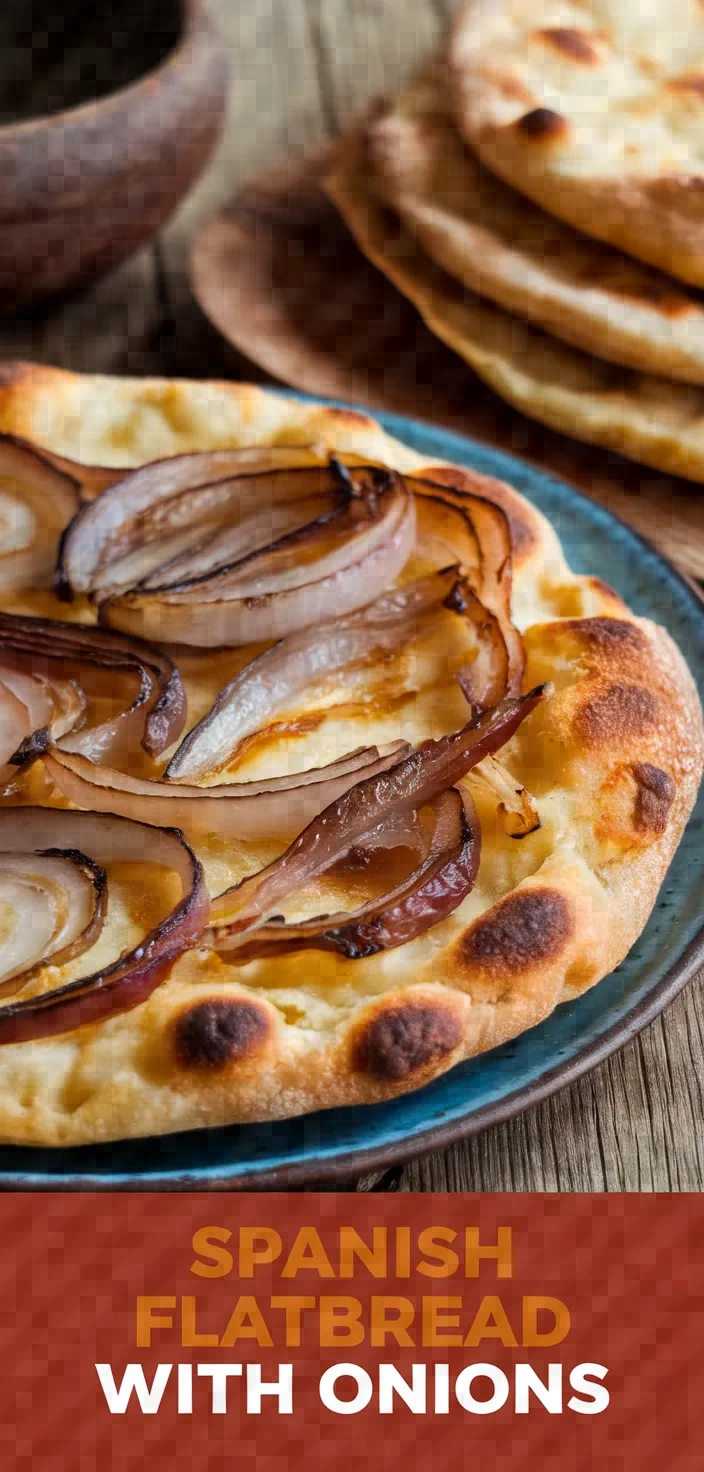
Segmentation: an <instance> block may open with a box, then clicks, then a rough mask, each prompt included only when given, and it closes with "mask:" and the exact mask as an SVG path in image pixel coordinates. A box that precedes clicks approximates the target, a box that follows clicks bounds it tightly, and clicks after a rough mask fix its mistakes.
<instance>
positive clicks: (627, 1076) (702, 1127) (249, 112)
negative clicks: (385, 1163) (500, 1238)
mask: <svg viewBox="0 0 704 1472" xmlns="http://www.w3.org/2000/svg"><path fill="white" fill-rule="evenodd" d="M211 4H212V6H213V8H214V10H215V12H216V13H217V14H219V16H220V19H221V22H222V27H223V30H224V32H225V34H226V36H227V40H228V43H229V46H230V49H231V56H232V71H233V84H232V99H231V111H230V119H229V126H228V129H227V133H226V137H225V139H224V142H223V144H222V147H221V149H220V151H219V153H218V156H217V158H216V159H215V160H214V162H213V165H212V167H211V168H210V170H209V172H208V174H207V176H206V177H205V178H204V179H203V180H202V181H201V184H200V185H199V187H198V189H197V190H196V191H195V193H194V194H193V195H192V196H191V198H190V199H189V200H188V202H187V203H186V204H185V206H184V207H183V208H182V210H181V211H180V213H179V215H178V216H177V218H176V219H175V220H174V221H173V222H172V223H171V225H170V226H169V228H168V229H167V230H166V232H165V234H164V235H163V236H162V238H161V239H160V240H159V242H158V243H157V244H156V245H154V246H152V247H149V248H147V249H144V250H143V251H141V252H140V254H139V255H138V256H137V257H135V258H134V259H133V260H132V261H130V262H129V263H128V264H127V265H126V266H124V267H123V268H121V269H120V270H119V271H118V272H117V273H116V274H115V275H113V276H112V277H111V278H109V279H108V280H106V281H104V282H102V283H100V284H99V285H98V286H97V287H95V288H94V289H92V290H91V291H89V292H88V293H86V294H84V295H83V296H81V297H80V298H77V299H74V300H72V301H68V302H65V303H62V304H60V305H58V306H54V307H52V308H50V309H48V310H42V311H41V312H37V313H33V314H31V315H29V314H28V315H25V316H23V317H22V318H19V319H17V320H5V321H4V322H3V323H2V324H1V325H0V355H2V356H3V357H26V358H33V359H36V360H38V361H40V362H46V363H53V364H57V365H59V366H63V367H67V368H73V369H76V370H78V371H84V372H108V373H134V374H148V373H161V374H169V375H181V376H191V377H218V376H220V377H226V376H243V374H244V372H246V371H250V370H248V369H245V365H243V364H242V362H241V361H238V359H237V357H236V355H235V354H234V353H233V351H232V349H229V348H227V347H226V346H225V345H224V344H223V343H222V342H221V340H220V339H219V337H218V336H217V334H216V333H215V332H214V331H213V329H212V328H210V327H209V326H208V324H207V323H206V322H205V319H204V318H203V317H202V315H201V313H200V312H199V310H198V308H197V307H196V305H195V303H194V302H193V300H192V298H191V295H190V292H189V288H188V284H187V278H186V259H187V249H188V242H189V240H190V238H191V236H192V233H193V230H194V227H195V226H196V224H197V223H198V222H199V221H200V220H201V219H202V218H203V217H204V215H205V214H207V213H208V212H209V211H210V210H212V209H213V208H214V207H215V206H216V205H217V204H218V203H219V202H220V201H221V200H222V199H224V198H225V197H226V196H227V195H228V194H231V193H232V192H233V190H234V189H236V188H237V186H238V185H239V184H241V183H243V182H244V181H245V179H247V178H249V177H250V176H251V175H253V174H255V173H257V172H258V171H260V170H262V169H265V168H267V167H269V166H270V165H273V164H275V163H277V162H280V161H282V160H283V159H285V158H286V157H287V156H288V155H290V154H291V153H292V152H294V151H296V150H298V149H300V148H301V147H302V146H304V145H307V144H311V143H313V142H314V141H315V140H318V139H320V138H322V137H325V136H326V135H330V134H331V133H334V132H335V131H337V130H338V129H339V127H340V126H341V125H342V124H343V123H344V122H346V121H347V120H348V119H349V118H350V117H351V116H352V115H353V114H354V113H355V112H356V111H357V110H358V109H359V108H360V107H361V106H362V105H363V104H364V102H365V101H366V100H367V99H368V98H369V97H370V96H373V95H376V94H379V93H381V92H383V91H387V90H389V89H391V88H393V87H395V86H396V85H397V83H399V82H400V81H401V80H402V79H403V78H404V77H405V76H406V75H407V74H408V73H409V72H410V70H411V69H412V68H413V66H414V65H415V64H416V63H417V62H418V60H419V59H420V58H422V57H423V56H425V55H426V54H428V53H429V52H430V51H431V50H432V48H433V46H435V45H436V44H437V43H438V42H439V40H440V38H441V36H442V35H443V33H444V31H445V30H446V27H447V23H448V21H449V19H450V16H451V12H452V10H453V9H454V8H455V7H454V6H453V4H452V0H211ZM358 1189H367V1190H368V1189H372V1190H373V1189H376V1190H384V1189H398V1190H420V1191H430V1190H436V1191H445V1190H452V1191H474V1190H495V1191H497V1190H498V1191H534V1190H547V1191H555V1190H557V1191H602V1190H612V1191H615V1190H626V1191H680V1190H702V1189H704V1005H703V1003H702V990H701V985H700V983H699V982H696V983H695V984H694V985H692V986H690V987H689V988H688V989H687V991H686V992H685V993H684V994H683V995H681V996H680V997H679V998H678V1000H677V1001H676V1002H675V1003H674V1004H673V1005H672V1006H671V1007H670V1008H669V1009H668V1011H667V1013H666V1015H665V1016H664V1017H662V1018H659V1019H658V1020H657V1021H656V1022H655V1023H654V1024H653V1025H652V1026H651V1027H649V1028H648V1029H647V1030H646V1031H645V1032H644V1033H642V1034H641V1036H640V1037H639V1038H637V1039H636V1040H635V1041H634V1042H633V1043H631V1044H630V1045H629V1046H628V1047H627V1048H624V1049H623V1050H622V1051H621V1052H620V1053H618V1054H617V1055H616V1056H615V1057H613V1058H612V1059H611V1060H610V1061H609V1062H607V1063H605V1064H604V1065H602V1067H600V1068H599V1069H597V1070H595V1071H594V1072H593V1073H591V1074H590V1075H588V1076H587V1077H586V1078H584V1079H582V1081H581V1082H580V1083H578V1084H576V1085H575V1086H574V1087H572V1088H569V1089H565V1090H563V1091H562V1092H561V1093H559V1094H557V1095H556V1096H555V1097H553V1098H552V1099H550V1100H548V1101H547V1102H546V1103H545V1104H542V1105H540V1106H538V1107H537V1108H535V1109H533V1110H531V1111H529V1112H527V1113H526V1114H524V1115H522V1116H520V1117H519V1118H518V1119H515V1120H513V1121H511V1122H510V1123H508V1124H506V1125H503V1126H499V1127H496V1128H494V1129H490V1130H487V1131H486V1132H485V1133H484V1134H483V1135H481V1136H479V1137H478V1138H477V1139H474V1140H471V1141H468V1142H465V1143H459V1144H457V1145H455V1146H454V1147H452V1148H451V1149H448V1150H446V1151H444V1152H443V1153H442V1154H437V1155H430V1156H426V1157H424V1158H423V1159H420V1160H415V1161H412V1162H411V1163H410V1164H408V1165H407V1166H405V1167H403V1168H401V1167H399V1168H398V1169H394V1170H391V1171H389V1172H387V1173H385V1174H382V1175H378V1176H375V1177H369V1178H367V1179H366V1180H363V1181H360V1182H359V1186H358Z"/></svg>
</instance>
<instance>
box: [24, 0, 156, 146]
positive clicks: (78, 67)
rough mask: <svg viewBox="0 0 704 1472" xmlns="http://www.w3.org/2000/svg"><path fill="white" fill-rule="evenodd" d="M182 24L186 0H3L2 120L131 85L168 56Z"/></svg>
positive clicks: (28, 115)
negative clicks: (106, 1) (106, 0)
mask: <svg viewBox="0 0 704 1472" xmlns="http://www.w3.org/2000/svg"><path fill="white" fill-rule="evenodd" d="M182 25H183V3H182V0H114V3H113V4H110V3H108V4H104V3H101V0H97V3H96V0H0V125H2V124H11V123H24V122H29V121H31V120H32V119H34V118H38V117H46V116H51V115H52V114H56V113H58V112H62V111H64V110H65V109H67V108H72V107H79V106H80V105H81V104H83V103H86V102H94V101H96V100H97V99H98V98H101V97H106V96H108V94H109V93H111V92H115V91H117V90H118V89H119V88H122V87H127V86H129V85H130V83H132V82H136V81H138V80H139V78H140V77H143V76H145V75H146V74H147V73H148V72H151V71H153V70H154V69H155V67H158V66H159V65H160V64H161V63H162V62H163V61H164V60H165V59H166V57H167V56H168V55H169V53H170V52H171V51H172V50H173V49H174V47H175V45H176V43H177V42H178V39H179V36H180V34H181V30H182Z"/></svg>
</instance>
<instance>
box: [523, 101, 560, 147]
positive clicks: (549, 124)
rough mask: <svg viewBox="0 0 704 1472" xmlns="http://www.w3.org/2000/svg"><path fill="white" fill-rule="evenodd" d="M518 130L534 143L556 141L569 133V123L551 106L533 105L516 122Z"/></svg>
mask: <svg viewBox="0 0 704 1472" xmlns="http://www.w3.org/2000/svg"><path fill="white" fill-rule="evenodd" d="M515 126H516V128H517V130H518V132H519V133H520V134H521V135H522V136H523V137H524V138H530V140H531V141H532V142H535V143H556V142H557V140H558V139H559V138H564V137H565V135H566V134H567V133H569V128H570V125H569V123H568V121H567V118H563V116H562V113H559V112H553V109H552V108H551V107H534V108H533V109H532V111H531V112H524V114H523V117H521V118H518V121H517V122H516V125H515Z"/></svg>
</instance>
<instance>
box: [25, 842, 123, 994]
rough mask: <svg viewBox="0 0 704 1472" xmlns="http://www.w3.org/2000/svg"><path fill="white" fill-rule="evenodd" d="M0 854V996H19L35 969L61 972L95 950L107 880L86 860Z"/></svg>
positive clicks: (54, 852) (71, 854)
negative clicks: (7, 859) (59, 969)
mask: <svg viewBox="0 0 704 1472" xmlns="http://www.w3.org/2000/svg"><path fill="white" fill-rule="evenodd" d="M4 859H5V855H4V854H0V904H1V905H2V910H3V920H4V923H3V938H2V943H1V944H0V990H1V991H3V992H7V991H8V990H18V989H19V988H20V987H22V986H24V984H25V982H26V981H27V980H28V979H29V977H30V976H32V975H33V974H34V973H35V972H36V971H37V970H38V968H39V967H40V966H42V965H49V964H51V965H52V966H63V965H65V964H66V962H67V961H71V960H73V959H74V958H75V957H76V956H79V955H81V953H82V952H83V951H85V950H88V949H89V947H90V946H92V945H94V944H95V942H96V940H97V939H98V936H99V935H100V932H101V930H102V927H103V920H104V918H105V901H106V884H107V875H106V873H105V870H104V869H101V868H100V866H99V865H98V864H94V863H93V861H92V859H88V858H86V856H85V854H81V853H78V852H75V851H73V850H66V851H64V850H62V849H45V850H44V851H43V852H38V853H37V854H33V855H32V856H31V857H30V856H29V855H26V854H13V856H12V865H11V867H10V868H8V867H7V864H6V862H3V860H4Z"/></svg>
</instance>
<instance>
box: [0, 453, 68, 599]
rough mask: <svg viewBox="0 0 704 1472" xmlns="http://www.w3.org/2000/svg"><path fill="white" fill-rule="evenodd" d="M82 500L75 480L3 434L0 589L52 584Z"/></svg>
mask: <svg viewBox="0 0 704 1472" xmlns="http://www.w3.org/2000/svg"><path fill="white" fill-rule="evenodd" d="M79 504H80V485H79V482H78V481H77V480H76V478H75V477H74V476H73V475H72V474H69V473H67V472H66V471H65V470H63V469H59V468H58V467H57V465H55V464H54V463H53V462H52V459H51V457H49V456H47V455H45V454H44V453H43V452H42V451H40V450H37V449H35V448H34V446H33V445H30V444H27V443H26V441H24V440H21V439H18V438H17V437H16V436H15V435H9V434H0V547H1V548H2V552H1V553H0V592H2V593H8V592H12V591H14V590H16V589H21V588H45V587H50V586H51V578H52V574H53V570H54V564H55V562H56V555H57V548H58V543H59V537H60V535H61V532H62V531H63V529H64V527H65V526H66V524H67V523H68V522H69V521H70V520H71V518H72V517H73V516H74V515H75V513H76V511H77V509H78V506H79Z"/></svg>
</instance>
